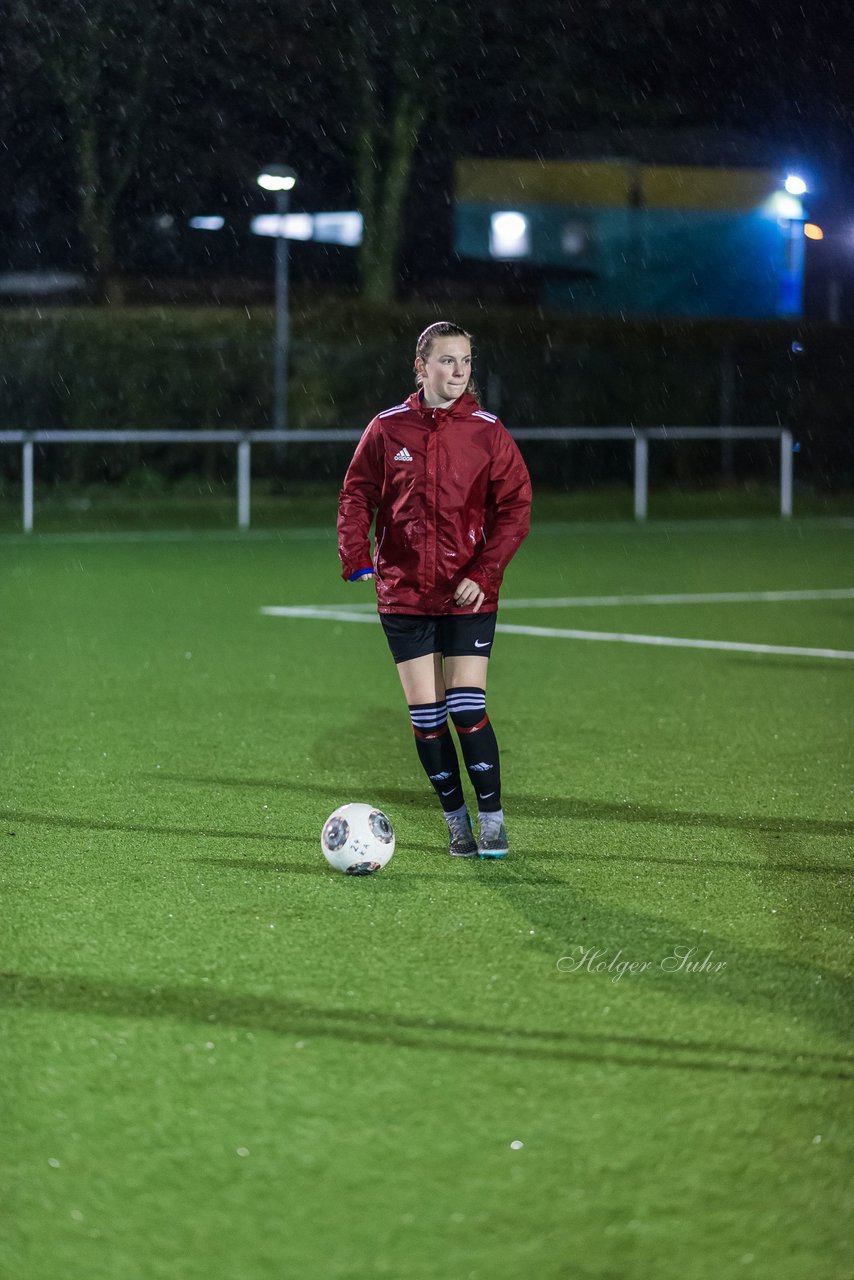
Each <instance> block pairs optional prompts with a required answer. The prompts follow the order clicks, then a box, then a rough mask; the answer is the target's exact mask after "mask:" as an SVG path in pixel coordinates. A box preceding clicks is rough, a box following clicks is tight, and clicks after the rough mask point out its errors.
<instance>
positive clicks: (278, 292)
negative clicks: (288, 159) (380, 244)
mask: <svg viewBox="0 0 854 1280" xmlns="http://www.w3.org/2000/svg"><path fill="white" fill-rule="evenodd" d="M296 180H297V178H296V174H295V173H294V171H293V169H291V168H289V167H288V166H287V165H283V164H271V165H268V166H267V168H266V169H265V170H264V172H263V173H260V174H259V175H258V179H257V181H258V186H259V187H263V189H264V190H265V191H272V192H274V194H275V196H276V216H277V218H278V229H277V235H276V277H275V298H276V328H275V336H274V339H273V430H274V431H287V428H288V347H289V341H290V333H289V323H288V321H289V311H288V241H287V238H286V236H285V217H286V216H287V212H288V205H289V202H290V193H291V191H292V189H293V187H294V184H295V183H296Z"/></svg>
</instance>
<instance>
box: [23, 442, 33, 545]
mask: <svg viewBox="0 0 854 1280" xmlns="http://www.w3.org/2000/svg"><path fill="white" fill-rule="evenodd" d="M21 480H22V486H23V506H24V511H23V517H24V533H32V531H33V442H32V440H25V441H24V445H23V449H22V457H21Z"/></svg>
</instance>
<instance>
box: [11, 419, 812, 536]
mask: <svg viewBox="0 0 854 1280" xmlns="http://www.w3.org/2000/svg"><path fill="white" fill-rule="evenodd" d="M511 435H512V436H513V437H514V439H516V440H518V441H525V440H540V441H556V442H560V441H567V442H569V441H575V440H587V441H605V440H625V441H627V442H629V443H631V444H632V446H633V455H634V457H633V475H634V516H635V519H636V520H645V519H646V518H647V511H648V505H649V446H650V444H651V443H653V442H655V441H668V442H669V441H680V440H712V441H734V440H777V441H779V449H780V515H781V517H782V518H784V519H786V518H788V517H790V516H791V514H792V479H793V477H792V454H793V438H792V433H791V431H789V430H788V429H787V428H785V427H779V426H776V427H761V426H757V427H632V426H617V427H524V428H519V429H518V430H515V431H511ZM361 436H362V432H361V431H354V430H349V429H342V430H325V431H247V432H243V431H157V430H151V431H112V430H105V431H97V430H94V431H0V444H12V445H14V444H17V445H20V446H21V476H22V500H21V503H22V526H23V530H24V532H25V533H31V532H32V530H33V517H34V510H35V505H34V493H35V477H34V449H35V446H36V445H50V444H62V445H68V444H99V445H101V444H103V445H106V444H200V445H201V444H233V445H234V446H235V447H236V449H237V527H238V528H239V529H248V528H249V525H250V519H251V487H252V479H251V477H252V446H253V444H274V445H295V444H341V443H344V442H347V441H351V442H352V443H353V444H355V443H356V442H357V441H358V440H359V439H360V438H361Z"/></svg>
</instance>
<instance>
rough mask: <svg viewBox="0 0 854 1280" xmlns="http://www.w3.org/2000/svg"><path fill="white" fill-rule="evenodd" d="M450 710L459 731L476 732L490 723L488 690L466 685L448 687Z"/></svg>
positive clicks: (446, 696) (463, 732) (447, 694)
mask: <svg viewBox="0 0 854 1280" xmlns="http://www.w3.org/2000/svg"><path fill="white" fill-rule="evenodd" d="M445 699H446V702H447V707H448V712H449V714H450V717H451V719H452V720H453V722H454V727H455V728H456V730H457V733H462V734H467V733H476V732H477V731H478V729H483V728H485V726H486V725H488V724H489V716H488V715H487V714H486V690H485V689H478V688H476V687H474V686H472V685H466V686H463V687H460V688H457V689H448V691H447V693H446V694H445Z"/></svg>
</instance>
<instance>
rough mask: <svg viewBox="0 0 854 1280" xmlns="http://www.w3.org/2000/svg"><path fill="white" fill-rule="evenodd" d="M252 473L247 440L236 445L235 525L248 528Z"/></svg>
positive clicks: (250, 452)
mask: <svg viewBox="0 0 854 1280" xmlns="http://www.w3.org/2000/svg"><path fill="white" fill-rule="evenodd" d="M251 473H252V446H251V444H250V443H249V441H248V440H241V441H240V442H239V443H238V445H237V527H238V529H248V528H249V489H250V477H251Z"/></svg>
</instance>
